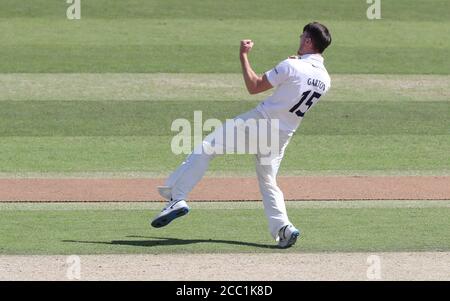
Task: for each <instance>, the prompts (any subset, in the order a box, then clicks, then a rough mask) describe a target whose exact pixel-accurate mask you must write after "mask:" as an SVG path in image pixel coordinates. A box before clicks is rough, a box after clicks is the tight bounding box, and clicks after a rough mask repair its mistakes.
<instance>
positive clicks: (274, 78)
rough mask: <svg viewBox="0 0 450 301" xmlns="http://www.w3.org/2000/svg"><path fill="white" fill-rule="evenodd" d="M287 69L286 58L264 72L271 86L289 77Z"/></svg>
mask: <svg viewBox="0 0 450 301" xmlns="http://www.w3.org/2000/svg"><path fill="white" fill-rule="evenodd" d="M289 69H290V66H289V62H288V61H287V60H284V61H282V62H281V63H279V64H278V65H277V66H276V67H275V68H273V69H271V70H269V71H267V72H266V73H265V74H266V77H267V80H268V81H269V83H270V84H271V85H272V86H273V87H275V86H278V85H280V84H282V83H283V82H285V81H286V80H287V79H288V78H289Z"/></svg>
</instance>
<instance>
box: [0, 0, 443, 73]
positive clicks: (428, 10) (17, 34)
mask: <svg viewBox="0 0 450 301" xmlns="http://www.w3.org/2000/svg"><path fill="white" fill-rule="evenodd" d="M67 7H68V5H66V4H65V2H61V3H56V2H55V1H52V0H41V1H33V3H30V2H29V1H27V2H24V3H20V4H18V3H17V1H10V0H8V1H3V2H2V9H1V10H0V11H1V12H0V30H1V31H2V33H3V39H2V47H1V48H0V56H1V57H2V58H3V59H2V60H1V61H0V73H11V72H58V73H59V72H99V73H102V72H146V73H147V72H150V73H153V72H172V73H192V72H196V73H197V72H198V73H224V72H232V73H238V72H240V65H239V62H238V60H237V51H238V44H239V40H241V39H244V38H252V39H254V40H255V42H256V44H255V49H254V52H253V54H252V61H253V62H254V64H255V68H256V70H257V71H259V72H262V71H265V70H267V69H268V68H271V67H273V66H274V65H275V64H276V63H277V62H279V61H280V60H282V59H284V58H286V57H287V56H288V55H290V54H292V53H295V52H296V50H297V47H298V36H299V34H300V31H301V30H302V28H303V26H304V25H305V24H306V23H308V22H310V21H312V20H319V21H321V22H323V23H325V24H327V25H328V26H329V28H330V30H331V32H332V34H333V44H332V47H331V48H330V50H329V51H327V52H326V57H327V66H328V68H329V70H330V71H331V72H332V73H333V74H336V73H379V74H384V73H396V74H449V70H450V65H449V64H450V62H449V61H448V60H447V53H448V52H449V49H450V41H449V40H448V39H445V38H443V37H446V36H449V35H450V26H449V24H450V23H448V22H449V20H450V13H449V11H450V4H449V3H448V1H445V0H433V1H415V2H414V4H411V3H410V1H408V0H400V1H399V0H395V1H394V0H391V1H387V0H386V1H383V6H382V20H376V21H371V20H368V19H367V18H366V10H367V7H368V5H367V4H366V3H365V2H363V1H359V0H347V1H334V2H332V3H330V2H329V1H327V0H320V1H318V0H316V1H313V0H307V1H301V2H300V1H295V0H292V1H283V5H281V6H280V5H279V4H278V3H275V2H273V1H266V0H265V1H223V3H218V2H217V1H213V0H210V1H189V4H186V3H185V1H183V0H173V1H146V0H135V1H126V2H121V1H106V0H104V1H94V0H91V1H83V4H82V19H81V20H78V21H68V20H67V19H66V15H65V11H66V8H67ZM244 16H245V17H244Z"/></svg>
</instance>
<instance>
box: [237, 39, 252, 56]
mask: <svg viewBox="0 0 450 301" xmlns="http://www.w3.org/2000/svg"><path fill="white" fill-rule="evenodd" d="M252 47H253V41H252V40H242V41H241V48H240V53H241V54H243V53H245V54H247V53H249V52H250V50H252Z"/></svg>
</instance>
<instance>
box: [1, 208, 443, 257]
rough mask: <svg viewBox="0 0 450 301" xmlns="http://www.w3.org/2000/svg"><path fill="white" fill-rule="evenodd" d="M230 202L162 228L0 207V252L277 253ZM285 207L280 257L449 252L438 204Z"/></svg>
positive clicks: (257, 212)
mask: <svg viewBox="0 0 450 301" xmlns="http://www.w3.org/2000/svg"><path fill="white" fill-rule="evenodd" d="M233 204H234V205H236V209H235V210H226V209H221V208H220V206H221V205H220V204H218V206H217V207H215V206H214V205H211V206H208V207H209V208H208V207H203V208H196V209H195V210H193V211H192V212H191V213H190V214H189V215H188V216H187V217H183V218H181V219H179V220H176V221H174V222H173V223H172V224H170V225H169V226H168V227H167V228H162V229H153V228H150V227H149V225H148V221H149V218H151V217H152V216H153V215H154V214H156V213H157V210H154V209H152V210H142V209H141V210H138V209H124V210H120V209H111V210H109V209H108V210H101V209H95V210H90V209H84V210H76V209H73V210H70V209H69V210H51V209H41V210H0V253H1V254H111V253H114V254H120V253H153V254H166V253H229V252H249V253H253V252H257V253H261V252H280V250H277V249H274V248H271V246H272V245H274V242H273V241H272V239H271V237H270V235H269V234H268V231H267V222H266V220H265V217H264V212H263V210H262V209H258V207H257V206H256V208H251V207H250V208H247V209H242V208H240V209H239V206H240V205H239V203H233ZM290 204H292V203H288V211H289V215H290V219H291V221H292V222H293V223H294V224H295V225H297V226H298V227H300V228H301V230H302V232H303V236H302V238H301V239H300V241H299V243H298V244H297V245H296V246H295V247H294V248H292V249H289V250H287V252H356V251H361V252H383V251H448V250H450V237H449V236H448V233H447V232H448V231H447V229H448V228H449V226H450V224H449V222H450V221H449V219H448V216H449V214H450V209H449V208H448V206H447V205H446V204H445V203H444V202H442V206H439V205H438V207H436V208H311V207H310V208H308V207H306V208H297V207H296V206H295V203H294V204H292V206H291V205H290ZM104 206H107V204H104ZM261 206H262V204H261ZM200 207H201V206H200ZM87 221H88V222H87ZM213 221H214V222H213ZM225 230H226V231H225ZM283 252H286V251H283Z"/></svg>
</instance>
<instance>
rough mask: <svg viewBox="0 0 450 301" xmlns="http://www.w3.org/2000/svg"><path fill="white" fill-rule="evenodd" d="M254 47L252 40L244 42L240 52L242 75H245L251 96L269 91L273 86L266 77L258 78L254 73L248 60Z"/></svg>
mask: <svg viewBox="0 0 450 301" xmlns="http://www.w3.org/2000/svg"><path fill="white" fill-rule="evenodd" d="M252 47H253V42H252V40H242V41H241V47H240V50H239V58H240V59H241V66H242V74H243V75H244V81H245V86H246V87H247V90H248V92H249V93H250V94H258V93H261V92H264V91H266V90H269V89H270V88H272V85H271V84H270V83H269V81H268V80H267V78H266V75H265V74H264V75H263V76H258V75H257V74H256V73H255V71H253V69H252V66H250V62H249V60H248V53H249V52H250V50H251V49H252Z"/></svg>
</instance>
